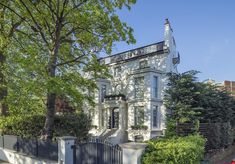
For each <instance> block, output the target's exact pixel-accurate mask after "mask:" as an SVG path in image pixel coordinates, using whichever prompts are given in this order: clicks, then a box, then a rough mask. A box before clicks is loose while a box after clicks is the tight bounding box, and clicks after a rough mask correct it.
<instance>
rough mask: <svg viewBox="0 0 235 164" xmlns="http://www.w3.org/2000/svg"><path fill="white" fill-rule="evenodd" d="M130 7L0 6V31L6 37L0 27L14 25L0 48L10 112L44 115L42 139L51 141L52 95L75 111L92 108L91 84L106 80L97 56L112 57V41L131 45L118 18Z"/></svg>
mask: <svg viewBox="0 0 235 164" xmlns="http://www.w3.org/2000/svg"><path fill="white" fill-rule="evenodd" d="M135 2H136V0H115V1H107V0H89V1H87V0H79V1H77V0H50V1H46V0H43V1H42V0H37V1H29V0H17V1H6V0H3V1H0V9H1V14H2V13H3V12H2V10H4V14H5V15H4V16H3V17H2V15H1V18H0V26H1V29H0V32H1V33H7V31H11V29H12V28H2V27H11V25H15V23H18V24H17V26H13V27H14V28H13V29H12V30H13V31H15V33H14V35H11V36H6V38H7V39H6V40H9V39H11V42H10V43H11V44H7V45H8V47H7V49H5V52H4V55H5V57H6V61H5V62H4V63H5V66H6V68H5V69H4V71H2V72H3V74H4V75H5V76H4V79H6V81H7V82H6V83H5V84H7V86H6V87H7V88H8V90H9V92H8V96H7V97H6V99H7V102H8V103H9V104H10V105H9V109H10V112H11V113H12V114H15V113H17V110H18V111H19V112H20V113H22V114H23V113H28V112H30V114H31V113H37V111H40V113H41V112H44V113H46V114H47V116H48V117H46V118H47V119H48V120H47V121H46V124H45V126H44V130H43V131H42V132H43V133H42V135H44V136H45V138H47V139H50V138H51V137H52V135H51V134H50V132H51V128H52V125H53V120H54V119H53V118H54V113H55V105H54V104H55V99H56V96H59V97H60V96H64V97H65V99H66V100H68V102H69V104H70V105H71V106H72V107H74V108H75V109H79V108H81V107H84V106H88V105H87V104H89V106H90V105H94V102H93V97H92V96H91V95H92V94H93V93H94V92H95V91H96V89H97V87H96V83H95V81H96V80H97V79H98V78H103V77H108V76H109V74H108V69H107V67H106V66H105V65H104V64H102V63H100V62H99V60H98V57H99V55H100V54H101V53H102V54H103V53H105V54H111V49H112V47H113V45H114V43H115V42H119V41H124V42H126V43H128V44H131V43H135V39H134V37H133V29H132V28H131V27H129V26H128V25H127V24H126V23H124V22H122V21H121V20H120V18H119V17H118V14H117V11H118V10H120V9H122V8H123V7H126V8H128V9H130V7H131V5H133V4H134V3H135ZM2 18H3V19H2ZM3 25H4V26H3ZM9 29H10V30H9ZM0 39H1V38H0ZM1 70H2V69H1ZM0 87H1V86H0ZM45 109H47V111H46V112H45ZM86 109H88V107H87V108H86ZM31 111H32V112H31ZM35 111H36V112H35Z"/></svg>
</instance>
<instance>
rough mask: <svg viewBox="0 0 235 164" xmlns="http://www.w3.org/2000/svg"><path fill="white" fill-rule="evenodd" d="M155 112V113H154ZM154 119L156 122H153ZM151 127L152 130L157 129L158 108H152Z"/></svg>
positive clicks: (155, 106)
mask: <svg viewBox="0 0 235 164" xmlns="http://www.w3.org/2000/svg"><path fill="white" fill-rule="evenodd" d="M154 111H156V112H154ZM154 118H155V119H156V120H154ZM152 127H153V128H155V129H156V128H159V106H157V105H154V106H153V108H152Z"/></svg>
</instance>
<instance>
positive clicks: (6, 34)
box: [0, 0, 23, 116]
mask: <svg viewBox="0 0 235 164" xmlns="http://www.w3.org/2000/svg"><path fill="white" fill-rule="evenodd" d="M2 3H4V4H6V5H7V4H8V5H9V3H10V2H9V1H7V0H2ZM22 21H23V20H22V19H21V18H19V17H17V16H16V15H15V14H12V13H10V12H8V9H7V7H6V6H2V5H0V109H1V115H2V116H6V115H7V114H8V105H7V103H6V96H7V92H8V90H7V80H6V77H5V76H6V75H5V69H6V56H7V55H6V53H7V49H8V48H9V45H10V44H11V42H12V37H13V35H14V33H15V32H16V29H17V28H18V27H19V25H20V24H21V23H22Z"/></svg>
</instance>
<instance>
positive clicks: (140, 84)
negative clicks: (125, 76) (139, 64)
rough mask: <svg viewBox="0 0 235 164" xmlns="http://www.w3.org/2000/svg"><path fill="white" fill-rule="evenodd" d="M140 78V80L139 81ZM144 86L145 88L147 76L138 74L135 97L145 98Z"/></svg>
mask: <svg viewBox="0 0 235 164" xmlns="http://www.w3.org/2000/svg"><path fill="white" fill-rule="evenodd" d="M138 79H140V80H139V81H137V80H138ZM144 88H145V77H144V76H138V77H135V78H134V94H135V98H137V99H141V98H144Z"/></svg>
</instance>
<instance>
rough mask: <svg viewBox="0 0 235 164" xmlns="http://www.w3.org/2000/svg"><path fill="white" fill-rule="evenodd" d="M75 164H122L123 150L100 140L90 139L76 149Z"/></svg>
mask: <svg viewBox="0 0 235 164" xmlns="http://www.w3.org/2000/svg"><path fill="white" fill-rule="evenodd" d="M74 164H122V149H121V147H119V146H118V145H116V146H113V145H112V144H110V143H108V142H106V141H102V140H100V139H90V140H88V141H86V142H83V143H79V144H78V145H76V147H75V148H74Z"/></svg>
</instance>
